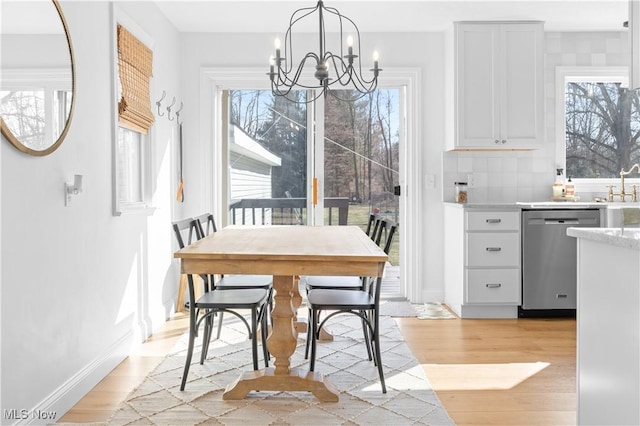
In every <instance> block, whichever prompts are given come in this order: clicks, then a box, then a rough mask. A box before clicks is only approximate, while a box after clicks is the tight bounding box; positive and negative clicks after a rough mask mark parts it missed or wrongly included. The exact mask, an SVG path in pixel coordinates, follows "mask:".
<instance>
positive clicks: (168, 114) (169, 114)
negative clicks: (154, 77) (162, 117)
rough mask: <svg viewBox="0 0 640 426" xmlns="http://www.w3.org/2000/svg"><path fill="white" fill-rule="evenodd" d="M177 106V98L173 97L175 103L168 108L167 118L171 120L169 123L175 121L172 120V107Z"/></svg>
mask: <svg viewBox="0 0 640 426" xmlns="http://www.w3.org/2000/svg"><path fill="white" fill-rule="evenodd" d="M175 104H176V97H175V96H174V97H173V102H171V105H169V106H168V107H167V118H168V119H169V121H173V118H171V107H172V106H174V105H175Z"/></svg>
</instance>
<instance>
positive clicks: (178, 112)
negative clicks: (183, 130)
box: [176, 101, 184, 124]
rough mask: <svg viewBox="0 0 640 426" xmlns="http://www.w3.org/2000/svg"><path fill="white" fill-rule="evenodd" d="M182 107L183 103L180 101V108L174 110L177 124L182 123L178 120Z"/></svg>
mask: <svg viewBox="0 0 640 426" xmlns="http://www.w3.org/2000/svg"><path fill="white" fill-rule="evenodd" d="M183 107H184V103H183V102H182V101H180V109H179V110H177V111H176V122H177V123H178V124H182V123H181V122H180V111H182V108H183Z"/></svg>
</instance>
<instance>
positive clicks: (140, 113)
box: [118, 24, 154, 135]
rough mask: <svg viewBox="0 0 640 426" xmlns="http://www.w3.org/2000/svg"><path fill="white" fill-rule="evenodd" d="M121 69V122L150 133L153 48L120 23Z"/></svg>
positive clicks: (151, 120) (119, 111)
mask: <svg viewBox="0 0 640 426" xmlns="http://www.w3.org/2000/svg"><path fill="white" fill-rule="evenodd" d="M118 73H119V75H120V86H121V88H122V97H121V98H120V102H119V103H118V118H119V122H120V123H122V124H124V125H126V126H128V127H131V128H133V129H134V130H136V131H139V132H141V133H143V134H145V135H146V134H147V133H148V131H149V128H150V127H151V126H152V125H153V122H154V117H153V113H152V112H151V99H150V96H149V80H150V78H151V76H152V75H153V52H152V51H151V49H149V48H148V47H147V46H145V45H144V44H143V43H142V42H141V41H140V40H138V39H137V38H136V37H135V36H134V35H133V34H131V33H130V32H129V31H127V29H126V28H124V27H123V26H122V25H120V24H118Z"/></svg>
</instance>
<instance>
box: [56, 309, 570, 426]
mask: <svg viewBox="0 0 640 426" xmlns="http://www.w3.org/2000/svg"><path fill="white" fill-rule="evenodd" d="M397 322H398V324H399V326H400V329H401V330H402V334H403V335H404V337H405V339H406V341H407V343H408V344H409V346H410V347H411V349H412V350H413V353H414V354H415V356H416V358H417V359H418V361H419V362H420V363H422V364H423V366H424V368H425V371H426V373H427V377H428V378H429V381H430V382H431V384H432V386H433V388H434V389H435V391H436V393H437V395H438V397H439V398H440V400H441V401H442V403H443V404H444V406H445V408H446V409H447V411H448V412H449V415H450V416H451V418H452V419H453V420H454V422H455V423H456V424H458V425H527V424H539V425H572V424H575V421H576V395H575V388H576V380H575V377H576V374H575V372H576V363H575V359H576V350H575V348H576V338H575V336H576V335H575V329H576V327H575V326H576V323H575V320H573V319H553V320H549V319H519V320H458V319H456V320H418V319H416V318H398V319H397ZM186 327H187V321H186V317H185V316H184V315H180V316H178V317H176V318H174V319H172V320H170V321H168V322H167V323H166V324H165V325H164V326H163V327H162V329H161V330H160V331H159V332H156V333H155V334H154V336H153V337H151V338H150V339H149V340H148V341H147V342H146V343H144V344H143V345H142V347H141V349H140V350H139V351H138V352H137V353H136V354H134V355H132V356H131V357H129V358H128V359H127V360H125V361H123V362H122V363H121V364H120V366H118V367H117V368H116V369H115V370H114V371H113V372H112V373H111V374H110V375H109V376H107V377H106V378H105V379H104V380H103V381H102V382H101V383H99V384H98V385H97V386H96V387H95V388H94V389H93V390H92V391H91V392H89V393H88V394H87V395H86V396H85V398H83V399H82V400H81V401H80V402H79V403H78V404H77V405H76V406H75V407H73V408H72V409H71V410H70V411H69V412H68V413H67V414H66V415H65V416H64V417H63V418H62V419H61V421H62V422H78V423H86V422H99V421H106V420H108V419H109V417H110V416H111V415H112V414H113V412H115V410H116V409H117V407H118V406H119V404H120V403H121V402H122V401H123V400H124V399H125V397H126V396H127V394H128V393H129V392H130V391H131V390H133V389H134V388H135V387H136V386H137V385H138V384H139V383H140V382H141V381H142V380H143V379H144V377H145V376H146V375H147V373H149V372H150V371H151V370H153V368H154V367H155V366H156V365H157V364H158V363H159V362H160V361H161V360H162V359H163V357H164V355H165V353H166V352H167V351H168V350H169V349H170V348H171V347H172V346H173V344H174V343H175V341H176V339H177V338H178V337H179V336H180V335H181V334H182V333H183V332H184V331H185V330H186ZM383 357H384V355H383Z"/></svg>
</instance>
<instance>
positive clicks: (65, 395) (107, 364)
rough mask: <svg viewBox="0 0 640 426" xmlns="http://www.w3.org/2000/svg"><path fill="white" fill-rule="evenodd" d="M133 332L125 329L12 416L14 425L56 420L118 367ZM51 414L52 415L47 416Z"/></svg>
mask: <svg viewBox="0 0 640 426" xmlns="http://www.w3.org/2000/svg"><path fill="white" fill-rule="evenodd" d="M132 339H133V334H132V332H131V331H129V332H127V333H126V334H125V335H124V336H122V337H121V338H120V339H119V340H118V341H116V342H115V343H114V344H113V345H111V347H110V348H108V349H107V350H106V351H105V352H104V353H103V354H102V355H100V356H99V357H97V358H96V359H94V360H93V361H92V362H91V363H89V364H88V365H86V366H85V367H84V368H83V369H82V370H80V371H78V373H76V374H75V375H74V376H73V377H71V378H70V379H69V380H67V381H66V382H65V383H64V384H63V385H62V386H60V387H59V388H58V389H56V390H55V391H54V392H53V393H51V395H49V396H48V397H47V398H45V399H44V400H43V401H42V402H40V403H39V404H37V405H36V406H35V407H34V408H33V409H32V410H31V411H30V412H27V411H23V412H22V413H21V414H22V416H20V417H26V418H24V419H16V420H17V422H16V423H14V424H17V425H39V424H51V423H54V422H56V421H58V420H59V419H60V418H61V417H62V416H63V415H64V414H65V413H66V412H67V411H69V410H70V409H71V408H72V407H73V406H74V405H75V404H76V403H77V402H78V401H80V399H82V397H84V396H85V395H86V394H87V392H89V391H90V390H91V389H93V388H94V387H95V386H96V385H97V384H98V383H99V382H100V381H101V380H102V379H103V378H105V377H106V376H107V375H108V374H109V373H110V372H111V371H112V370H113V369H114V368H116V367H117V366H118V364H120V363H121V362H122V361H123V360H124V359H125V358H126V357H127V356H129V353H130V351H131V347H132ZM51 417H53V418H51Z"/></svg>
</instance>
